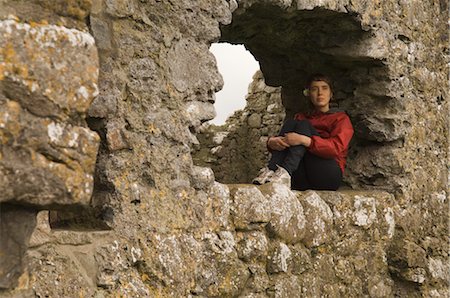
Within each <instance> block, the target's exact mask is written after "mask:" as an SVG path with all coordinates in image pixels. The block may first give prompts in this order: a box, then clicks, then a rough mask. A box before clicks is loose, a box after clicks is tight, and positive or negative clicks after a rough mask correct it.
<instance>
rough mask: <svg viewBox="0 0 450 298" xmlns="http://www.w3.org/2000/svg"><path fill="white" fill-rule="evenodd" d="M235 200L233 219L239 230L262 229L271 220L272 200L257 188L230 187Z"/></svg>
mask: <svg viewBox="0 0 450 298" xmlns="http://www.w3.org/2000/svg"><path fill="white" fill-rule="evenodd" d="M230 192H231V196H232V198H233V199H232V200H233V207H232V217H233V223H234V226H235V227H236V228H237V229H243V230H244V229H248V230H252V229H260V228H261V225H260V224H266V223H268V222H269V221H270V219H271V213H272V211H271V206H270V198H267V196H264V195H263V194H262V193H261V191H260V190H259V189H258V188H257V187H256V186H240V185H234V186H230Z"/></svg>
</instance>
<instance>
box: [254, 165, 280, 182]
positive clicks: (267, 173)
mask: <svg viewBox="0 0 450 298" xmlns="http://www.w3.org/2000/svg"><path fill="white" fill-rule="evenodd" d="M273 174H275V172H274V171H272V170H270V169H269V168H268V167H265V168H262V169H261V170H259V173H258V177H256V178H255V179H253V181H252V183H253V184H256V185H262V184H264V183H267V182H268V181H269V178H270V177H271V176H272V175H273Z"/></svg>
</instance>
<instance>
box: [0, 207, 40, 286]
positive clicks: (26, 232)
mask: <svg viewBox="0 0 450 298" xmlns="http://www.w3.org/2000/svg"><path fill="white" fill-rule="evenodd" d="M35 226H36V211H34V210H30V209H24V208H21V207H19V206H13V205H8V204H1V205H0V239H1V241H0V264H1V265H0V289H5V288H6V289H7V288H13V287H15V286H17V280H18V278H19V276H20V275H21V274H22V271H23V269H24V267H25V266H26V261H25V260H24V259H23V258H24V256H25V253H26V251H27V248H28V243H29V240H30V236H31V233H32V232H33V230H34V227H35Z"/></svg>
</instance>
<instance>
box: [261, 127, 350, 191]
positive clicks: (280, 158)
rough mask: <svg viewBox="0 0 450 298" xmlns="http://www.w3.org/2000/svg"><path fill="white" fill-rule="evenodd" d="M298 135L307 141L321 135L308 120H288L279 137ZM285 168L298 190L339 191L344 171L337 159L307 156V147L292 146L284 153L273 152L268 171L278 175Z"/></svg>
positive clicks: (293, 185)
mask: <svg viewBox="0 0 450 298" xmlns="http://www.w3.org/2000/svg"><path fill="white" fill-rule="evenodd" d="M288 132H296V133H298V134H302V135H305V136H308V137H311V136H314V135H319V134H318V133H317V131H316V129H315V128H314V127H313V126H312V125H311V123H310V122H309V121H307V120H301V121H297V120H287V121H286V122H285V123H284V124H283V126H282V127H281V130H280V133H279V134H278V135H279V136H283V135H284V134H286V133H288ZM277 166H280V167H283V168H284V169H286V171H287V172H288V173H289V174H290V175H291V181H292V189H295V190H307V189H314V190H336V189H338V188H339V186H340V184H341V181H342V171H341V169H340V168H339V165H338V164H337V162H336V161H335V160H334V159H326V158H322V157H319V156H316V155H314V154H312V153H309V152H307V150H306V148H305V146H303V145H298V146H291V147H289V148H286V149H285V150H282V151H276V150H274V151H273V152H272V157H271V158H270V160H269V164H268V168H269V169H271V170H273V171H275V170H276V169H277Z"/></svg>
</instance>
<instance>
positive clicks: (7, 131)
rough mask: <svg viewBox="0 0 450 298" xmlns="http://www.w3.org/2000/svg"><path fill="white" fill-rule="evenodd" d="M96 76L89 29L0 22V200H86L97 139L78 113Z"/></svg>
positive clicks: (85, 104) (35, 202)
mask: <svg viewBox="0 0 450 298" xmlns="http://www.w3.org/2000/svg"><path fill="white" fill-rule="evenodd" d="M97 78H98V58H97V51H96V47H95V45H94V39H93V38H92V36H91V35H90V34H89V33H87V32H82V31H79V30H76V29H68V28H66V27H62V26H56V25H48V24H46V23H44V22H43V23H41V24H37V23H31V24H27V23H23V22H20V21H18V20H16V19H8V20H3V21H0V142H1V144H2V146H1V152H0V173H1V176H2V178H1V180H0V185H1V187H2V189H7V191H6V192H3V193H2V194H1V195H0V201H1V202H16V203H17V202H20V203H21V204H28V205H34V206H39V207H40V208H43V207H45V206H47V207H48V206H61V205H68V204H87V203H89V200H90V197H91V195H92V189H93V173H94V166H95V159H96V155H97V148H98V142H99V137H98V136H97V134H96V133H94V132H92V131H91V130H90V129H88V128H87V125H86V124H85V122H84V120H83V119H84V115H85V112H86V110H87V109H88V107H89V105H90V103H91V102H92V100H93V98H94V96H96V95H97V93H98V90H97Z"/></svg>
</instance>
